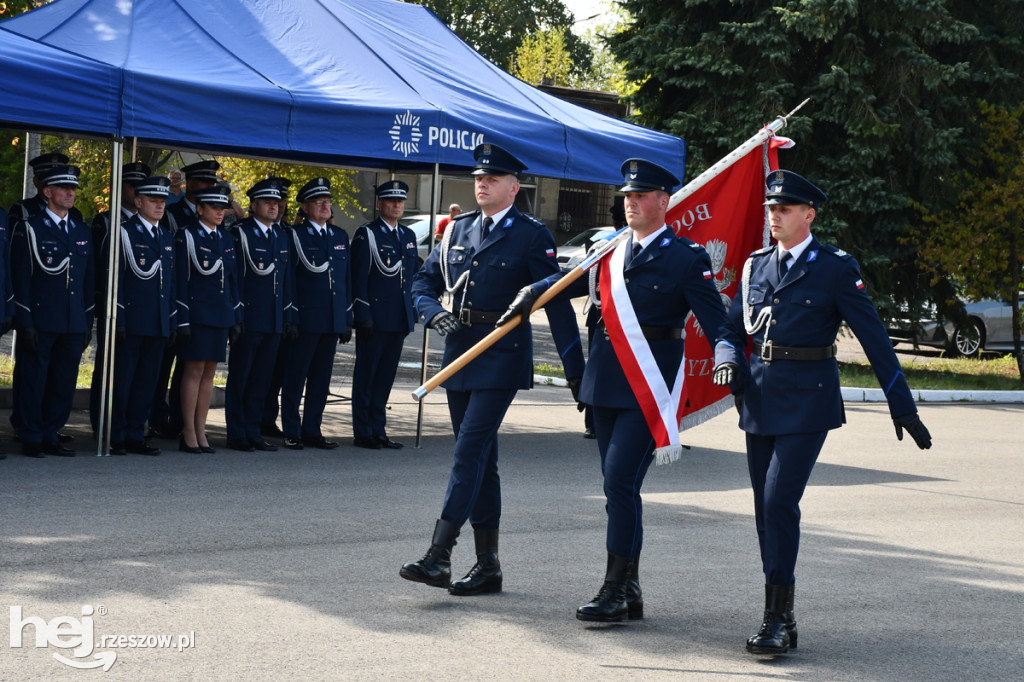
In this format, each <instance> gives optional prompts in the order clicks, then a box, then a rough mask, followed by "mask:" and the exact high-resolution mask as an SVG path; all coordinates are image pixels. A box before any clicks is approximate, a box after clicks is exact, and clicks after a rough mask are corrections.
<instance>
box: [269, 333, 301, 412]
mask: <svg viewBox="0 0 1024 682" xmlns="http://www.w3.org/2000/svg"><path fill="white" fill-rule="evenodd" d="M294 347H295V344H293V343H285V342H284V339H282V340H281V344H280V345H279V346H278V347H277V357H276V358H275V359H274V370H273V371H272V372H271V373H270V385H269V386H268V387H267V397H266V398H264V400H263V417H262V418H261V424H260V425H261V426H270V425H271V424H277V415H278V414H279V413H280V411H281V402H280V401H281V388H282V387H283V386H284V368H285V367H286V366H287V364H288V356H289V355H291V350H292V349H293V348H294Z"/></svg>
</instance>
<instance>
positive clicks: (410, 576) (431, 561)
mask: <svg viewBox="0 0 1024 682" xmlns="http://www.w3.org/2000/svg"><path fill="white" fill-rule="evenodd" d="M457 537H459V528H458V526H456V525H455V524H454V523H449V522H448V521H445V520H443V519H438V520H437V523H436V524H435V525H434V537H433V539H432V540H431V541H430V549H428V550H427V553H426V554H424V555H423V558H422V559H420V560H419V561H414V562H412V563H408V564H405V565H404V566H402V569H401V570H400V571H398V575H400V576H402V577H403V578H405V579H406V580H412V581H413V582H417V583H425V584H427V585H430V586H431V587H448V585H449V584H450V583H451V580H452V547H454V546H455V538H457Z"/></svg>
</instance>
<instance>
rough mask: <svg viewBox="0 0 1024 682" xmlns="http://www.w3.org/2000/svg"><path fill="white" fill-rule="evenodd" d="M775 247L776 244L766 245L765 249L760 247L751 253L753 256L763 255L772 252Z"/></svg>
mask: <svg viewBox="0 0 1024 682" xmlns="http://www.w3.org/2000/svg"><path fill="white" fill-rule="evenodd" d="M774 248H775V247H774V246H766V247H764V248H763V249H758V250H757V251H754V252H753V253H751V254H750V255H751V256H763V255H765V254H766V253H771V252H772V249H774Z"/></svg>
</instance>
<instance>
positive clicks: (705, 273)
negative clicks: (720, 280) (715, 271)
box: [704, 270, 711, 279]
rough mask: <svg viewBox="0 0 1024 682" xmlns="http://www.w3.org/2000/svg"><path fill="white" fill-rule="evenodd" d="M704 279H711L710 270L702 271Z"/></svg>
mask: <svg viewBox="0 0 1024 682" xmlns="http://www.w3.org/2000/svg"><path fill="white" fill-rule="evenodd" d="M704 279H711V271H710V270H705V271H704Z"/></svg>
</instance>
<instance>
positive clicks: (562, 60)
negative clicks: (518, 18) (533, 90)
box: [511, 28, 572, 86]
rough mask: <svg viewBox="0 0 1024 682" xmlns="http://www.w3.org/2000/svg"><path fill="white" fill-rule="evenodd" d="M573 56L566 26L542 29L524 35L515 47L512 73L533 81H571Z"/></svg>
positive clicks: (558, 83) (563, 82)
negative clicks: (568, 46)
mask: <svg viewBox="0 0 1024 682" xmlns="http://www.w3.org/2000/svg"><path fill="white" fill-rule="evenodd" d="M571 70H572V58H571V57H570V56H569V51H568V50H567V49H566V47H565V29H564V28H556V29H552V30H550V31H541V32H540V33H534V34H532V35H528V36H526V37H525V38H523V43H522V44H521V45H520V46H519V47H517V48H516V54H515V58H514V59H513V65H512V72H511V73H512V75H513V76H516V77H517V78H520V79H522V80H524V81H526V82H527V83H529V84H530V85H540V84H541V83H548V84H549V85H561V86H568V85H569V73H570V71H571Z"/></svg>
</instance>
